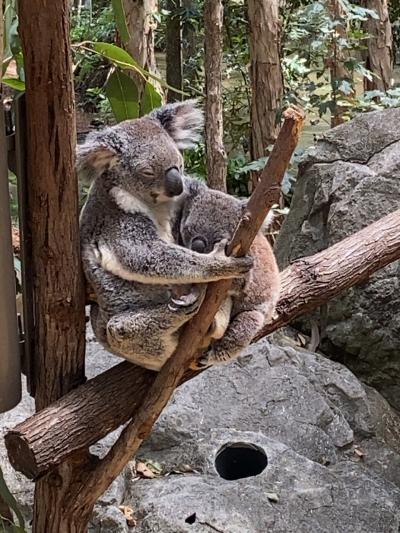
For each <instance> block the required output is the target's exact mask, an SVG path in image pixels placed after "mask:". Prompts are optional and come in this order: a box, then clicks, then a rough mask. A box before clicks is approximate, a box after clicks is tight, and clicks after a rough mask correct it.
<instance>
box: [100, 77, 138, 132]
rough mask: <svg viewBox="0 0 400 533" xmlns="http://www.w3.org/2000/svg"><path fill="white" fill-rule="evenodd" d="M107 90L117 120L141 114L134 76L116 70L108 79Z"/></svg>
mask: <svg viewBox="0 0 400 533" xmlns="http://www.w3.org/2000/svg"><path fill="white" fill-rule="evenodd" d="M105 92H106V95H107V98H108V100H109V102H110V105H111V109H112V110H113V113H114V116H115V118H116V120H117V122H121V121H122V120H128V119H132V118H137V117H138V116H139V102H138V90H137V87H136V85H135V83H134V81H133V80H132V78H130V77H129V76H127V75H126V74H124V73H123V72H121V71H120V70H115V71H114V72H113V73H112V74H111V76H110V77H109V78H108V80H107V84H106V86H105Z"/></svg>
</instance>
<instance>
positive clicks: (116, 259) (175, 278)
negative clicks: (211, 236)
mask: <svg viewBox="0 0 400 533" xmlns="http://www.w3.org/2000/svg"><path fill="white" fill-rule="evenodd" d="M225 245H226V241H224V242H222V243H218V246H217V247H216V248H215V249H214V250H213V251H212V252H211V253H210V254H199V253H197V252H194V251H192V250H188V249H187V248H183V247H182V246H178V245H175V244H170V243H166V242H164V241H161V240H155V241H153V242H149V243H146V244H143V245H141V246H139V245H136V246H131V247H129V246H122V245H121V246H119V245H115V244H114V245H105V244H102V245H99V248H98V252H99V258H100V265H101V267H102V268H103V269H104V270H106V271H108V272H111V273H112V274H114V275H115V276H118V277H120V278H122V279H126V280H128V281H136V282H139V283H150V284H162V285H170V284H188V283H206V282H209V281H217V280H219V279H225V278H237V277H241V276H243V275H245V274H246V273H247V272H248V271H249V270H250V268H251V267H252V266H253V258H252V257H250V256H246V257H240V258H236V257H228V256H226V255H225Z"/></svg>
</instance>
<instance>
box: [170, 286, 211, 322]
mask: <svg viewBox="0 0 400 533" xmlns="http://www.w3.org/2000/svg"><path fill="white" fill-rule="evenodd" d="M206 290H207V286H206V285H203V284H195V285H192V286H191V288H190V292H189V293H187V294H181V295H179V296H174V294H172V296H171V298H170V301H169V303H168V309H169V310H170V311H172V312H174V313H179V312H180V313H183V314H185V315H192V314H195V313H196V312H197V311H198V309H199V307H200V306H201V304H202V303H203V300H204V296H205V294H206Z"/></svg>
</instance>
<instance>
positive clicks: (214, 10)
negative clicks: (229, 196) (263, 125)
mask: <svg viewBox="0 0 400 533" xmlns="http://www.w3.org/2000/svg"><path fill="white" fill-rule="evenodd" d="M223 14H224V8H223V6H222V0H205V2H204V38H205V42H204V47H205V58H204V70H205V74H206V102H205V140H206V155H207V183H208V185H209V186H210V187H211V188H212V189H218V190H220V191H226V154H225V149H224V119H223V101H222V45H223V35H222V32H223Z"/></svg>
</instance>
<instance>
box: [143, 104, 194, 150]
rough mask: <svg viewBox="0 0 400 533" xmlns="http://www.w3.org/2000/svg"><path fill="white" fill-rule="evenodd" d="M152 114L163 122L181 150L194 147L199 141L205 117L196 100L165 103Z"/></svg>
mask: <svg viewBox="0 0 400 533" xmlns="http://www.w3.org/2000/svg"><path fill="white" fill-rule="evenodd" d="M150 116H151V117H152V118H155V119H156V120H158V121H159V122H160V123H161V125H162V127H163V128H164V129H165V130H166V131H167V132H168V134H169V135H170V136H171V137H172V138H173V140H174V141H175V143H176V144H177V146H178V148H179V149H180V150H184V149H185V148H193V147H194V146H196V144H197V143H198V142H199V140H200V137H201V131H202V128H203V124H204V117H203V112H202V111H201V110H200V109H199V108H198V107H197V103H196V101H195V100H186V101H185V102H176V103H174V104H167V105H164V106H162V107H160V108H158V109H155V110H154V111H153V112H152V113H151V114H150Z"/></svg>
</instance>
